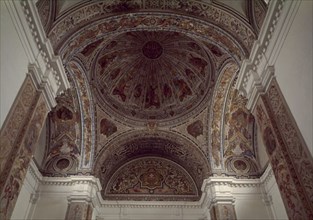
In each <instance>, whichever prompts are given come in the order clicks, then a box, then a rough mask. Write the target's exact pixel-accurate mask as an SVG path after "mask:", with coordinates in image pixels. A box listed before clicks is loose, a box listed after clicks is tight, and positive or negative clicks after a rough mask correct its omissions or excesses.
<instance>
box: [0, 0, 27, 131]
mask: <svg viewBox="0 0 313 220" xmlns="http://www.w3.org/2000/svg"><path fill="white" fill-rule="evenodd" d="M5 2H8V0H6V1H4V0H1V1H0V6H1V14H0V16H1V19H0V24H1V26H0V48H1V50H0V56H1V57H0V126H2V124H3V122H4V120H5V118H6V116H7V114H8V112H9V110H10V108H11V106H12V104H13V102H14V100H15V97H16V95H17V93H18V91H19V88H20V87H21V85H22V83H23V81H24V79H25V76H26V72H27V66H28V58H27V56H26V53H25V50H24V48H23V46H22V43H21V41H20V38H19V36H18V33H17V31H16V29H15V26H14V23H13V22H12V18H11V15H10V13H9V11H8V8H7V6H6V3H5Z"/></svg>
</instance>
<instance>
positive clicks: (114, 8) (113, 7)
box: [47, 0, 256, 52]
mask: <svg viewBox="0 0 313 220" xmlns="http://www.w3.org/2000/svg"><path fill="white" fill-rule="evenodd" d="M149 2H150V1H149V0H142V1H141V3H137V2H135V1H127V2H126V3H123V4H122V3H120V2H111V1H103V2H101V1H95V2H93V1H91V2H88V3H82V4H78V5H76V6H74V7H72V8H70V9H69V10H67V11H66V12H64V13H63V14H62V15H61V16H59V18H57V20H56V21H55V22H54V24H53V26H52V28H51V29H50V31H49V33H47V35H48V37H49V39H50V41H51V43H52V45H53V47H54V49H55V50H56V52H59V48H61V47H62V44H63V45H65V43H66V42H65V39H68V38H71V37H70V36H73V35H74V33H75V32H77V31H78V30H80V29H84V28H85V27H86V26H87V25H90V24H91V23H94V22H95V21H99V20H111V22H112V18H113V19H115V18H116V17H118V16H116V15H121V14H122V13H132V14H131V16H129V17H132V19H133V18H134V17H135V16H136V14H137V13H138V12H147V11H149V13H148V14H152V13H158V14H160V13H162V14H163V15H164V16H168V15H170V14H176V16H177V17H180V18H182V19H181V20H180V22H179V23H184V24H185V25H186V23H190V24H191V25H192V24H193V25H194V26H196V25H195V24H198V23H206V24H208V23H211V25H214V26H215V27H219V28H220V29H221V30H223V31H225V32H228V33H229V34H230V35H232V36H233V38H234V39H236V41H238V42H239V45H242V47H243V48H244V50H245V52H249V51H250V49H251V48H252V45H253V42H254V40H255V39H256V34H255V33H254V31H253V28H252V27H251V25H250V24H249V23H248V20H247V19H245V18H244V17H242V16H241V15H239V14H238V13H236V12H235V11H234V10H231V9H230V8H228V7H224V6H222V5H219V4H215V3H206V2H199V1H192V0H189V1H184V2H181V1H174V0H169V1H167V2H166V3H164V4H159V5H155V4H154V5H151V4H150V3H149ZM134 12H136V13H134ZM192 17H193V18H195V19H194V20H193V22H191V21H190V20H186V18H189V19H191V18H192ZM124 19H125V18H124ZM166 19H168V18H166V17H165V19H164V20H165V21H166ZM197 26H201V25H199V24H198V25H197ZM121 28H123V26H122V25H120V26H119V29H121ZM139 28H142V27H139ZM154 28H157V26H155V27H154ZM163 28H164V27H163ZM181 28H182V31H183V29H184V27H181ZM188 28H189V30H188V31H190V32H192V31H196V28H190V27H188ZM201 28H203V27H201ZM193 29H194V30H193ZM107 31H112V30H107ZM185 31H186V30H185ZM198 31H199V30H198ZM62 42H63V43H62Z"/></svg>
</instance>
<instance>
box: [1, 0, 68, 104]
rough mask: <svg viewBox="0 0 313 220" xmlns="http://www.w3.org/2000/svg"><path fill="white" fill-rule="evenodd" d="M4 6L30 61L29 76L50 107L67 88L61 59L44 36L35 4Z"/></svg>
mask: <svg viewBox="0 0 313 220" xmlns="http://www.w3.org/2000/svg"><path fill="white" fill-rule="evenodd" d="M5 4H6V6H7V8H8V10H9V12H10V15H11V18H12V21H13V23H14V26H15V28H16V31H17V33H18V35H19V37H20V40H21V43H22V45H23V48H24V51H25V54H26V55H27V58H28V61H29V66H28V74H30V75H31V78H32V80H33V82H34V83H35V85H36V87H37V89H38V90H42V91H43V93H44V96H45V99H46V102H47V104H48V105H49V108H52V107H54V106H55V105H56V101H55V97H56V96H57V95H59V94H61V93H62V92H63V91H64V90H66V89H68V88H69V87H70V85H69V82H68V80H67V77H66V73H65V70H64V67H63V64H62V61H61V59H60V57H59V56H55V55H54V52H53V49H52V46H51V43H50V41H49V39H47V38H46V36H45V32H44V29H43V27H42V25H41V22H40V19H39V15H38V12H37V10H36V6H35V1H32V0H26V1H5Z"/></svg>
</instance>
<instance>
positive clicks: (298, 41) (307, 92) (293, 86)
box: [275, 0, 313, 154]
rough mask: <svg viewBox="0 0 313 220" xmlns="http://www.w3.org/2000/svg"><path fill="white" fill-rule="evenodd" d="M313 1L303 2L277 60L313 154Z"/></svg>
mask: <svg viewBox="0 0 313 220" xmlns="http://www.w3.org/2000/svg"><path fill="white" fill-rule="evenodd" d="M312 16H313V1H311V0H303V1H301V4H300V7H299V9H298V12H297V14H296V16H295V18H294V21H293V23H292V25H291V28H290V30H289V33H288V35H287V38H286V40H285V42H284V44H283V46H282V49H281V51H280V53H279V55H278V58H277V60H276V63H275V75H276V76H277V81H278V83H279V86H280V88H281V90H282V92H283V94H284V96H285V99H286V101H287V104H288V105H289V108H290V110H291V112H292V114H293V116H294V118H295V120H296V122H297V124H298V126H299V129H300V131H301V133H302V135H303V137H304V140H305V141H306V144H307V146H308V147H309V149H310V151H311V154H313V141H312V136H313V135H312V134H313V129H312V126H313V121H312V111H313V109H312V106H313V89H312V82H313V78H312V77H313V68H312V63H313V56H312V50H313V49H312V48H313V45H312V41H313V35H312V33H313V18H312Z"/></svg>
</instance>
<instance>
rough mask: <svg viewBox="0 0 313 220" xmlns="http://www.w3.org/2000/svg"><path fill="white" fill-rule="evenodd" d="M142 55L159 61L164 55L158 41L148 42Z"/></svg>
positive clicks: (143, 48)
mask: <svg viewBox="0 0 313 220" xmlns="http://www.w3.org/2000/svg"><path fill="white" fill-rule="evenodd" d="M142 53H143V55H145V56H146V57H147V58H149V59H157V58H159V57H160V56H161V55H162V53H163V48H162V46H161V45H160V44H159V43H158V42H156V41H148V42H147V43H145V44H144V45H143V47H142Z"/></svg>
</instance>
